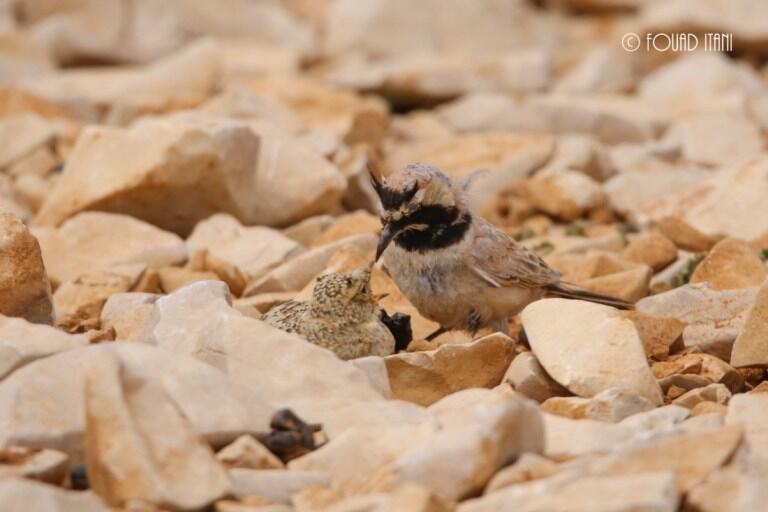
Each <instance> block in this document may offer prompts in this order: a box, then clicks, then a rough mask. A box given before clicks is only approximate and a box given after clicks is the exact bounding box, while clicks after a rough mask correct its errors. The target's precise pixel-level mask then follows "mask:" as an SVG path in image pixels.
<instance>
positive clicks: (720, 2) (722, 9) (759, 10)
mask: <svg viewBox="0 0 768 512" xmlns="http://www.w3.org/2000/svg"><path fill="white" fill-rule="evenodd" d="M767 16H768V9H766V5H765V4H764V3H762V2H760V1H759V0H738V1H737V2H735V3H734V2H729V1H726V0H716V1H713V2H708V3H706V4H703V5H699V6H692V5H691V4H689V3H688V2H685V1H681V0H673V1H671V2H661V3H659V4H648V5H647V6H646V8H645V9H643V11H642V17H641V22H642V24H643V27H644V29H646V30H650V31H653V32H665V31H676V30H689V31H691V32H694V33H698V32H700V31H710V32H714V33H728V34H731V37H733V38H735V43H734V44H735V47H736V48H738V47H740V46H742V47H745V48H762V49H765V48H766V41H768V23H767V22H766V17H767ZM702 43H703V42H702ZM712 53H715V52H712Z"/></svg>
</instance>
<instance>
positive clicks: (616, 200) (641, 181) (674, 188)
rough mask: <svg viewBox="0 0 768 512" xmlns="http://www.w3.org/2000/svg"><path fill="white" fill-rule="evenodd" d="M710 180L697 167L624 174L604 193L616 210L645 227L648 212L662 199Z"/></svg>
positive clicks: (617, 176) (611, 180) (707, 175)
mask: <svg viewBox="0 0 768 512" xmlns="http://www.w3.org/2000/svg"><path fill="white" fill-rule="evenodd" d="M709 177H710V176H709V174H708V173H706V172H705V171H702V170H698V169H694V168H682V169H677V168H675V169H670V170H658V171H653V172H642V171H635V172H623V173H620V174H617V175H616V176H613V177H612V178H610V179H609V180H608V181H607V182H606V183H605V185H604V186H603V191H604V192H605V194H606V196H607V197H608V201H609V203H610V204H611V206H612V207H613V208H614V209H615V210H617V211H618V212H620V213H622V214H624V215H627V216H628V217H629V218H630V219H631V220H632V221H633V222H635V223H637V224H643V223H645V222H647V221H648V217H649V214H648V210H650V209H651V208H652V207H653V206H654V205H655V204H657V203H658V202H659V201H660V200H663V199H664V198H665V197H667V196H670V195H674V194H675V193H679V192H682V191H685V190H688V189H690V188H691V187H695V186H698V185H699V184H700V183H702V182H703V181H705V180H706V179H707V178H709Z"/></svg>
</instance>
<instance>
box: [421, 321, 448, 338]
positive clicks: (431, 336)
mask: <svg viewBox="0 0 768 512" xmlns="http://www.w3.org/2000/svg"><path fill="white" fill-rule="evenodd" d="M448 331H450V329H449V328H447V327H445V326H442V325H441V326H440V327H439V328H438V329H437V330H436V331H435V332H433V333H432V334H430V335H429V336H427V337H426V338H424V339H425V340H427V341H432V340H433V339H435V338H437V337H438V336H440V335H441V334H443V333H444V332H448Z"/></svg>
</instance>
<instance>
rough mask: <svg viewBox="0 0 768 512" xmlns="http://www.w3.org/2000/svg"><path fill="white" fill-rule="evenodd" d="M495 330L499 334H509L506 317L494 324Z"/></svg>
mask: <svg viewBox="0 0 768 512" xmlns="http://www.w3.org/2000/svg"><path fill="white" fill-rule="evenodd" d="M496 330H497V331H498V332H500V333H501V334H504V335H506V336H509V321H508V320H507V319H506V318H502V319H501V320H499V322H498V324H497V325H496Z"/></svg>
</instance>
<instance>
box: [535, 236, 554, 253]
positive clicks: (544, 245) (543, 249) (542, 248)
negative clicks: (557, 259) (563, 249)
mask: <svg viewBox="0 0 768 512" xmlns="http://www.w3.org/2000/svg"><path fill="white" fill-rule="evenodd" d="M554 250H555V246H554V244H552V242H550V241H549V240H544V241H543V242H539V243H538V244H536V245H534V246H533V251H534V252H535V253H536V254H538V255H539V256H546V255H547V254H549V253H551V252H552V251H554Z"/></svg>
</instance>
